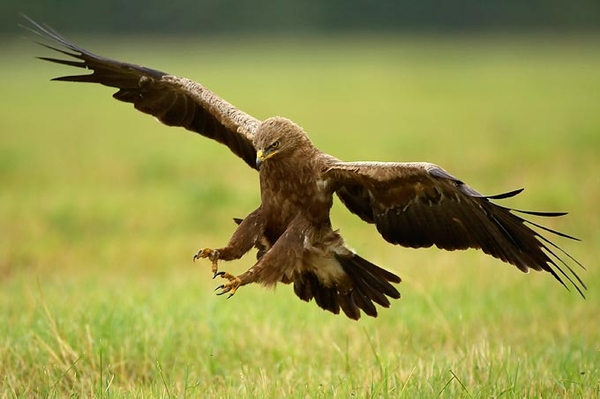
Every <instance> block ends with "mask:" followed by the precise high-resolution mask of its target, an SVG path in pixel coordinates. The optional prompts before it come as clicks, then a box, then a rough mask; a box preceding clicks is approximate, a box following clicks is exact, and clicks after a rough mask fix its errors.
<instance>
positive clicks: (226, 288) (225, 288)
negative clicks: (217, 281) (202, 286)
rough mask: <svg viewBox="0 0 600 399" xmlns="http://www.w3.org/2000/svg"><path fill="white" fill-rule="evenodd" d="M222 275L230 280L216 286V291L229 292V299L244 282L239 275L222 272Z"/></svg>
mask: <svg viewBox="0 0 600 399" xmlns="http://www.w3.org/2000/svg"><path fill="white" fill-rule="evenodd" d="M221 277H223V278H226V279H228V280H229V281H227V282H226V283H224V284H221V285H220V286H218V287H217V288H215V291H218V290H221V292H217V295H223V294H227V293H229V296H228V297H227V299H229V298H231V297H232V296H233V294H235V292H236V291H237V289H238V288H239V287H240V285H241V284H242V280H240V278H239V277H235V276H233V275H231V274H229V273H223V274H221Z"/></svg>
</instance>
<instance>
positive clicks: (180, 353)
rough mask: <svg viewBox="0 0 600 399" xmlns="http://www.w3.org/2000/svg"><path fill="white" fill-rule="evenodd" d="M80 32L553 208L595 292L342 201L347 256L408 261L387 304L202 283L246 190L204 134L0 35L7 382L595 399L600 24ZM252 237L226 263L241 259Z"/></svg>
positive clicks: (357, 149) (253, 190)
mask: <svg viewBox="0 0 600 399" xmlns="http://www.w3.org/2000/svg"><path fill="white" fill-rule="evenodd" d="M79 42H80V43H81V44H83V45H87V46H88V47H90V48H91V49H92V50H94V51H96V52H99V53H102V54H105V55H108V56H112V57H116V58H121V59H125V60H128V61H132V62H137V63H143V64H145V65H148V66H152V67H156V68H158V69H162V70H167V71H169V72H172V73H176V74H180V75H184V76H188V77H190V78H193V79H196V80H199V81H201V82H203V83H204V84H205V85H207V86H208V87H210V88H211V89H213V90H214V91H216V92H217V93H219V94H220V95H221V96H223V97H224V98H226V99H227V100H228V101H230V102H232V103H233V104H235V105H237V106H238V107H240V108H242V109H244V110H245V111H247V112H249V113H251V114H253V115H255V116H257V117H260V118H265V117H267V116H271V115H283V116H287V117H290V118H292V119H294V120H295V121H297V122H298V123H300V124H301V125H302V126H303V127H304V128H305V129H306V130H307V131H308V132H309V134H310V135H311V138H312V139H313V141H314V142H315V143H316V144H317V145H318V146H320V147H321V148H322V149H323V150H325V151H327V152H330V153H332V154H334V155H336V156H338V157H340V158H342V159H345V160H384V161H416V160H422V161H431V162H434V163H437V164H440V165H442V166H443V167H444V168H446V169H447V170H449V171H450V172H451V173H453V174H455V175H456V176H458V177H460V178H462V179H463V180H465V181H467V182H468V183H469V184H470V185H472V186H474V187H475V188H477V189H478V190H480V191H482V192H484V193H489V194H494V193H497V192H502V191H508V190H510V189H514V188H518V187H522V186H526V187H527V189H526V191H525V192H524V193H523V194H522V195H520V196H519V197H517V198H515V199H511V200H509V201H508V202H507V204H509V205H511V206H515V207H517V208H525V209H536V210H556V211H558V210H568V211H570V215H569V216H567V217H564V218H559V219H556V220H550V221H548V225H549V226H551V227H553V228H557V229H559V230H561V231H565V232H567V233H570V234H573V235H575V236H578V237H580V238H582V240H583V241H582V242H580V243H579V242H571V241H567V240H559V241H558V242H559V245H561V246H562V247H563V248H564V249H566V250H567V251H569V252H570V253H571V254H572V255H574V256H575V257H576V258H577V259H579V260H580V261H581V262H582V263H583V264H584V265H586V266H587V268H588V270H587V271H583V270H581V273H580V274H581V276H582V278H583V279H584V280H585V281H586V283H587V284H588V288H589V290H588V291H587V299H586V300H583V299H582V298H580V297H578V296H577V295H576V294H575V293H574V292H571V293H569V292H567V291H566V290H564V289H563V288H562V287H561V286H560V285H559V284H558V283H557V282H556V281H554V280H553V278H552V277H551V276H550V275H549V274H547V273H536V272H533V273H530V274H529V275H524V274H522V273H520V272H519V271H518V270H517V269H516V268H514V267H512V266H508V265H505V264H503V263H501V262H500V261H497V260H495V259H492V258H489V257H486V256H484V255H483V254H481V253H480V252H477V251H464V252H454V253H450V252H442V251H438V250H418V251H416V250H409V249H404V248H400V247H394V246H392V245H389V244H386V243H385V242H384V241H383V240H382V239H381V238H380V237H379V236H378V234H377V232H376V231H375V230H374V229H373V227H372V226H368V225H365V224H363V223H361V222H360V221H359V220H358V219H356V218H355V217H354V216H352V215H350V214H349V213H348V212H347V211H345V209H343V208H342V207H341V206H340V204H339V203H338V204H336V206H335V207H334V210H333V218H334V224H335V225H336V227H340V228H341V229H342V232H343V233H344V235H345V237H346V239H347V241H348V242H349V244H350V245H351V246H353V247H354V248H355V249H356V250H357V252H358V253H360V254H362V255H363V256H365V257H366V258H367V259H370V260H372V261H373V262H375V263H377V264H379V265H381V266H384V267H386V268H388V269H390V270H393V271H394V272H396V273H398V274H399V275H401V276H402V278H403V282H402V284H401V285H400V286H399V289H400V291H401V292H402V294H403V298H402V299H401V300H399V301H396V302H394V303H393V305H392V307H391V308H390V309H384V310H381V312H380V316H379V317H378V318H377V319H371V318H363V319H362V320H360V321H359V322H354V321H350V320H348V319H346V318H344V317H342V316H333V315H331V314H329V313H326V312H324V311H322V310H321V309H319V308H318V307H317V306H316V305H315V304H314V303H309V304H307V303H304V302H301V301H299V300H298V299H297V298H296V297H295V295H294V294H293V292H292V290H291V287H289V286H280V287H278V288H277V290H276V291H274V292H273V291H270V290H266V289H263V288H262V287H260V286H248V287H244V288H242V289H240V291H239V292H238V293H237V294H236V296H235V297H233V298H232V299H230V300H225V299H224V298H223V297H217V296H215V295H214V292H213V288H214V286H216V285H217V283H216V282H215V281H213V280H211V279H210V270H209V267H210V265H209V264H208V263H207V262H200V264H198V263H196V264H193V263H192V261H191V257H192V254H193V253H195V251H196V250H197V249H198V248H200V247H204V246H213V247H217V246H220V245H222V244H224V243H225V242H226V240H227V239H228V237H229V235H230V234H231V232H232V231H233V229H234V224H233V222H232V221H231V218H232V217H243V216H244V215H245V214H247V213H248V212H250V211H251V210H253V209H254V208H255V207H256V206H257V204H258V201H259V196H258V188H257V175H256V174H255V173H254V172H253V171H252V170H249V168H247V167H246V166H245V165H244V164H243V162H242V161H240V160H238V159H236V158H235V156H233V155H231V154H230V153H229V152H228V151H227V150H226V149H225V148H223V147H221V146H219V145H218V144H216V143H213V142H210V141H209V140H207V139H204V138H201V137H199V136H197V135H194V134H191V133H189V132H185V131H183V130H178V129H172V128H167V127H164V126H162V125H160V124H158V123H156V122H155V121H154V120H153V119H152V118H150V117H147V116H145V115H142V114H139V113H137V112H134V110H133V109H132V108H131V107H130V106H129V105H126V104H122V103H117V102H116V101H114V100H113V99H111V98H110V94H112V92H111V91H110V90H109V89H107V88H105V87H96V86H86V85H74V84H67V83H53V82H49V78H51V77H54V76H58V75H61V74H65V73H69V72H71V71H69V70H68V68H66V67H61V66H56V65H50V64H47V63H42V62H41V61H36V60H34V59H33V58H32V57H33V56H34V55H48V53H47V52H46V51H45V50H44V49H42V48H39V47H36V46H35V45H33V44H31V43H28V42H26V41H22V40H21V41H15V42H4V43H2V45H3V56H2V61H1V62H0V76H1V78H0V89H1V91H2V99H1V100H0V101H2V104H1V105H2V106H1V109H2V111H1V112H2V118H0V188H1V189H0V326H2V327H0V329H1V330H2V331H3V332H2V333H1V334H0V380H1V383H2V390H1V391H0V396H1V397H32V396H37V397H46V396H49V397H65V396H74V397H90V396H95V397H131V396H133V397H154V396H156V397H170V396H176V397H197V396H215V397H238V396H242V397H251V396H256V397H281V396H282V395H289V396H294V397H349V396H358V397H396V396H405V397H436V396H441V397H508V398H511V397H515V398H516V397H518V398H522V397H565V398H573V397H585V398H589V397H598V396H599V395H600V382H599V381H600V299H599V295H598V292H599V290H600V268H599V267H598V266H599V265H598V262H597V260H598V259H599V258H600V217H599V215H600V213H599V211H598V206H599V204H600V179H599V177H598V172H599V171H600V74H599V73H598V71H600V53H598V51H597V50H598V48H599V47H598V46H599V45H600V41H599V40H598V39H597V38H569V39H564V38H560V37H541V36H540V37H527V38H525V37H503V38H499V37H486V38H478V39H474V38H469V37H455V38H451V39H441V38H433V37H431V38H417V37H414V38H382V37H355V38H346V39H335V38H334V39H327V40H317V39H310V38H303V39H291V38H287V39H285V38H284V39H269V40H259V39H249V40H247V41H246V42H243V43H241V44H240V43H235V42H234V41H229V40H226V39H222V40H214V41H192V40H189V41H185V42H184V43H183V44H181V45H175V46H173V44H172V43H173V42H172V41H170V40H168V39H160V40H149V39H146V40H119V41H113V42H109V41H102V40H96V39H89V38H88V40H86V38H82V40H79ZM253 258H254V256H253V255H248V256H247V257H246V258H244V259H243V260H241V261H238V262H235V263H231V264H228V265H226V267H224V268H225V269H227V270H229V271H232V272H242V271H243V270H245V268H247V267H249V266H250V265H251V263H252V260H253Z"/></svg>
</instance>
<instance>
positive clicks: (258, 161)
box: [256, 150, 266, 169]
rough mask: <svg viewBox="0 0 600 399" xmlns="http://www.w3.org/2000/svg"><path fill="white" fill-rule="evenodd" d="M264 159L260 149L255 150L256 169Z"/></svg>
mask: <svg viewBox="0 0 600 399" xmlns="http://www.w3.org/2000/svg"><path fill="white" fill-rule="evenodd" d="M265 159H266V158H265V154H264V153H263V152H262V151H261V150H258V151H256V169H260V165H262V163H263V161H264V160H265Z"/></svg>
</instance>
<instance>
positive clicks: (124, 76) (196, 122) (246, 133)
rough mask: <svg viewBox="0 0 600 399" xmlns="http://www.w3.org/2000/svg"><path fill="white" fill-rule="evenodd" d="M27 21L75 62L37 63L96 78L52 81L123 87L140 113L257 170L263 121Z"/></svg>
mask: <svg viewBox="0 0 600 399" xmlns="http://www.w3.org/2000/svg"><path fill="white" fill-rule="evenodd" d="M24 18H26V19H27V20H28V21H29V23H30V24H31V26H24V28H26V29H28V30H29V31H31V32H33V33H34V34H36V35H38V36H39V37H41V38H42V39H44V40H45V41H49V42H51V43H53V45H48V44H45V43H39V44H41V45H43V46H44V47H47V48H49V49H51V50H54V51H57V52H59V53H62V54H64V55H66V56H68V57H72V58H74V59H75V60H69V59H60V58H51V57H38V58H40V59H42V60H45V61H50V62H55V63H58V64H63V65H68V66H72V67H77V68H83V69H89V70H91V71H92V73H91V74H84V75H71V76H61V77H58V78H54V79H53V80H58V81H68V82H87V83H100V84H102V85H105V86H109V87H115V88H118V89H119V91H117V92H116V93H115V94H114V95H113V97H114V98H116V99H117V100H121V101H125V102H128V103H133V105H134V106H135V108H136V109H138V110H139V111H142V112H144V113H147V114H150V115H153V116H155V117H156V118H157V119H158V120H160V121H161V122H162V123H164V124H166V125H168V126H180V127H184V128H186V129H188V130H191V131H193V132H197V133H200V134H201V135H203V136H206V137H208V138H211V139H213V140H216V141H218V142H219V143H222V144H225V145H226V146H227V147H229V149H230V150H231V151H232V152H233V153H234V154H236V155H237V156H239V157H240V158H242V159H243V160H244V161H245V162H246V163H247V164H248V165H249V166H250V167H252V168H256V151H255V149H254V147H253V145H252V137H253V135H254V134H255V132H256V130H257V129H258V126H259V125H260V121H259V120H258V119H255V118H253V117H252V116H250V115H248V114H246V113H244V112H242V111H240V110H238V109H237V108H235V107H234V106H233V105H231V104H229V103H228V102H226V101H224V100H223V99H221V98H219V97H218V96H217V95H215V94H214V93H212V92H211V91H209V90H207V89H206V88H204V87H203V86H202V85H200V84H199V83H196V82H193V81H191V80H189V79H185V78H181V77H177V76H173V75H169V74H167V73H164V72H161V71H157V70H154V69H150V68H145V67H142V66H139V65H134V64H129V63H125V62H120V61H115V60H112V59H110V58H105V57H101V56H99V55H96V54H93V53H91V52H89V51H87V50H85V49H83V48H81V47H79V46H77V45H75V44H73V43H71V42H69V41H68V40H67V39H65V38H64V37H63V36H61V35H60V34H59V33H57V32H56V31H55V30H54V29H52V28H50V27H49V26H45V25H44V26H43V25H40V24H38V23H36V22H35V21H33V20H31V19H30V18H28V17H26V16H24ZM55 46H56V47H55Z"/></svg>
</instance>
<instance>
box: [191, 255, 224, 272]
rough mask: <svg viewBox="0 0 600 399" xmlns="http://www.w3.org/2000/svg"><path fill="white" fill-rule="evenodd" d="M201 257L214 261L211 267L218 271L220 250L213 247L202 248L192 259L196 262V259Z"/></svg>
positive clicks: (213, 270)
mask: <svg viewBox="0 0 600 399" xmlns="http://www.w3.org/2000/svg"><path fill="white" fill-rule="evenodd" d="M200 258H208V259H209V260H210V261H211V262H212V267H211V270H212V272H213V273H217V270H218V262H219V251H217V250H216V249H211V248H202V249H201V250H199V251H198V252H196V254H195V255H194V257H193V258H192V260H193V261H194V262H195V261H196V259H200ZM213 278H214V277H213Z"/></svg>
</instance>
